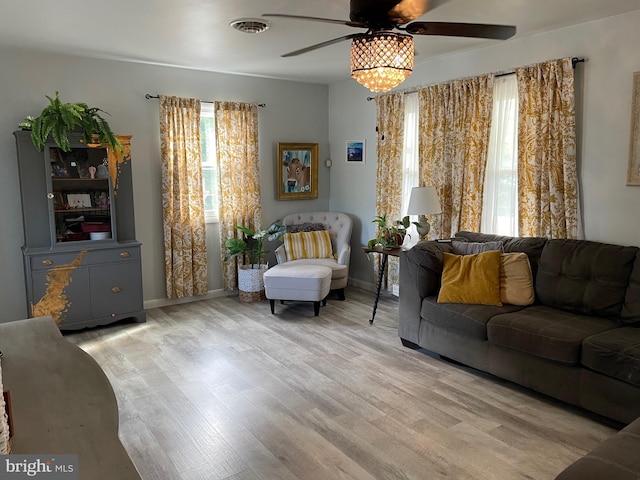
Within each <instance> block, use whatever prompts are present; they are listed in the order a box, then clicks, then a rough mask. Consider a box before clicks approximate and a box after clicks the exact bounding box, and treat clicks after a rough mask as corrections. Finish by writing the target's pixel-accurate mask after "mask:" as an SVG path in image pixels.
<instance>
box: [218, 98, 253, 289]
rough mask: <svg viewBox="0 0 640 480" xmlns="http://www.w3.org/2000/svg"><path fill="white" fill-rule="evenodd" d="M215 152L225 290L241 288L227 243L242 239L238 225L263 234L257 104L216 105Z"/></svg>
mask: <svg viewBox="0 0 640 480" xmlns="http://www.w3.org/2000/svg"><path fill="white" fill-rule="evenodd" d="M214 110H215V118H216V151H217V154H218V193H219V197H218V198H219V205H220V207H219V208H220V210H219V222H220V225H219V227H220V245H221V247H222V248H221V257H222V286H223V289H224V290H234V289H236V288H238V271H237V265H236V263H237V260H236V259H233V260H230V261H225V260H224V257H225V255H226V253H225V248H224V244H225V242H226V241H227V239H229V238H231V237H236V236H239V235H241V233H240V232H238V230H236V228H235V227H236V225H243V226H245V227H247V228H251V229H253V230H254V231H258V230H260V229H261V228H262V227H261V223H262V205H261V200H260V167H259V157H258V108H257V105H255V104H248V103H238V102H215V103H214Z"/></svg>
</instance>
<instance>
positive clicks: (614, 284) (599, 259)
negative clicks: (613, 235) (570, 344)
mask: <svg viewBox="0 0 640 480" xmlns="http://www.w3.org/2000/svg"><path fill="white" fill-rule="evenodd" d="M637 252H638V248H637V247H622V246H618V245H610V244H605V243H597V242H589V241H586V240H549V241H547V243H546V244H545V247H544V249H543V250H542V256H541V257H540V263H539V271H538V275H537V277H536V294H537V297H538V300H539V301H540V302H541V303H542V304H544V305H548V306H550V307H556V308H562V309H565V310H571V311H574V312H580V313H585V314H588V315H598V316H601V317H611V318H618V317H619V316H620V311H621V309H622V304H623V303H624V300H625V294H626V292H627V285H628V283H629V276H630V275H631V269H632V268H633V264H634V261H635V258H636V253H637Z"/></svg>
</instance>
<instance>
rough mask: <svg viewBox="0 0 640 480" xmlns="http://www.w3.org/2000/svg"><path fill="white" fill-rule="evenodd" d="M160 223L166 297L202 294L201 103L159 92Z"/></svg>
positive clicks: (204, 256)
mask: <svg viewBox="0 0 640 480" xmlns="http://www.w3.org/2000/svg"><path fill="white" fill-rule="evenodd" d="M160 152H161V159H162V221H163V233H164V258H165V278H166V290H167V298H184V297H191V296H194V295H204V294H206V293H207V290H208V285H207V245H206V225H205V220H204V200H203V195H202V159H201V157H200V101H199V100H196V99H192V98H189V99H188V98H178V97H165V96H162V95H161V96H160Z"/></svg>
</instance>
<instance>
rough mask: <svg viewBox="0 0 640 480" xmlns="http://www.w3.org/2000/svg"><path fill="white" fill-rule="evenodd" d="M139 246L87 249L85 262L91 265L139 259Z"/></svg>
mask: <svg viewBox="0 0 640 480" xmlns="http://www.w3.org/2000/svg"><path fill="white" fill-rule="evenodd" d="M139 259H140V247H138V246H135V247H116V248H108V249H102V248H101V249H96V250H89V252H88V254H87V260H86V262H87V263H90V264H91V265H95V264H99V263H117V262H123V261H131V260H135V261H139Z"/></svg>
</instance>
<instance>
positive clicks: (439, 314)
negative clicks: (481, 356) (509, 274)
mask: <svg viewBox="0 0 640 480" xmlns="http://www.w3.org/2000/svg"><path fill="white" fill-rule="evenodd" d="M521 308H522V307H518V306H515V305H504V306H502V307H497V306H493V305H466V304H462V303H437V301H436V297H426V298H425V299H424V300H423V301H422V308H421V309H420V317H422V319H423V321H426V322H428V323H431V324H433V325H437V326H438V327H441V328H444V329H447V330H452V331H455V332H459V333H461V334H463V335H468V336H470V337H473V338H476V339H479V340H486V339H487V322H488V321H489V319H490V318H492V317H494V316H495V315H498V314H501V313H508V312H515V311H517V310H519V309H521Z"/></svg>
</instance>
